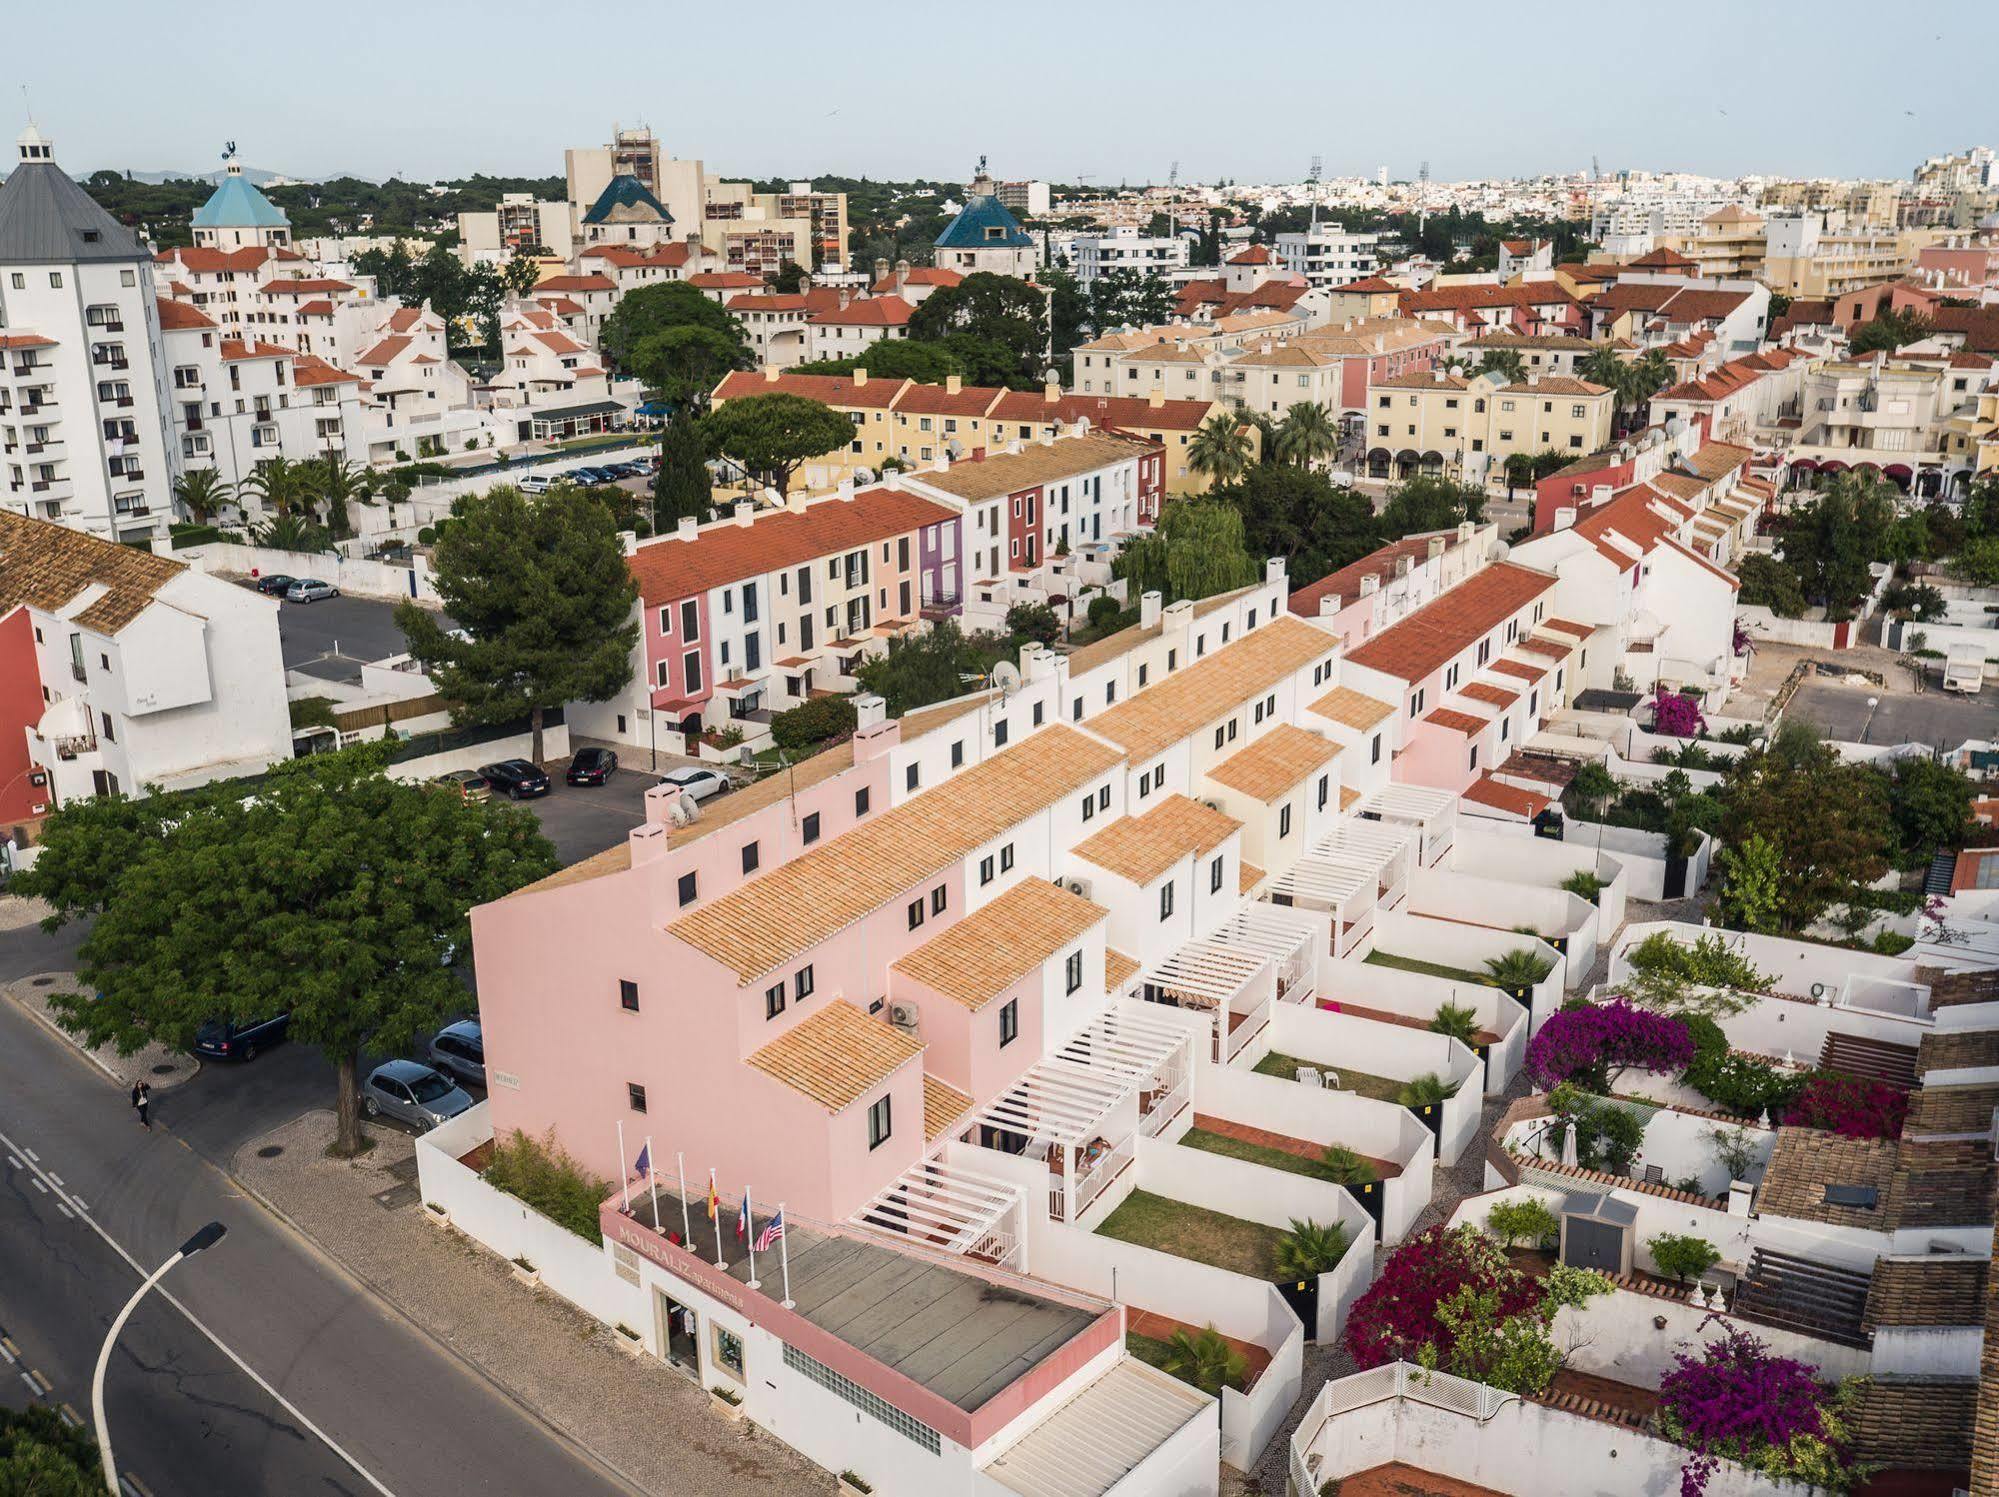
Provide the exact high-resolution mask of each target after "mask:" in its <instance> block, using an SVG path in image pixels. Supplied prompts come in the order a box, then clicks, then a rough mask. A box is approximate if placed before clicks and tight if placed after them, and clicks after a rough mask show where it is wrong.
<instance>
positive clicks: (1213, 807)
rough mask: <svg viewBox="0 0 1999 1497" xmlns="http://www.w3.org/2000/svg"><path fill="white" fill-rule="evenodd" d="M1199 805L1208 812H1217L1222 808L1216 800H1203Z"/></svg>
mask: <svg viewBox="0 0 1999 1497" xmlns="http://www.w3.org/2000/svg"><path fill="white" fill-rule="evenodd" d="M1201 804H1202V805H1204V806H1206V807H1207V808H1208V809H1209V810H1210V811H1219V810H1221V808H1222V803H1221V802H1220V801H1218V800H1204V801H1202V802H1201Z"/></svg>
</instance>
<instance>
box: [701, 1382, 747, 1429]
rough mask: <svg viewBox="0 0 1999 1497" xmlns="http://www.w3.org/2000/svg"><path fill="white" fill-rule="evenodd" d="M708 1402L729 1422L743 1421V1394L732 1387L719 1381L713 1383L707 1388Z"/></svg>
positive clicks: (739, 1422)
mask: <svg viewBox="0 0 1999 1497" xmlns="http://www.w3.org/2000/svg"><path fill="white" fill-rule="evenodd" d="M708 1402H709V1403H710V1404H712V1405H713V1406H714V1409H715V1412H716V1413H718V1414H720V1415H721V1416H722V1417H723V1418H724V1419H726V1420H728V1421H729V1423H731V1424H741V1423H742V1422H743V1395H742V1394H740V1393H738V1392H737V1391H736V1390H735V1389H734V1388H730V1387H725V1386H724V1385H723V1384H721V1383H717V1384H715V1385H714V1386H713V1387H712V1388H710V1389H709V1390H708Z"/></svg>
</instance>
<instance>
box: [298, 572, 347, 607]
mask: <svg viewBox="0 0 1999 1497" xmlns="http://www.w3.org/2000/svg"><path fill="white" fill-rule="evenodd" d="M339 596H340V589H339V588H337V587H335V586H334V585H333V584H332V583H330V582H321V581H320V580H319V579H318V578H317V577H300V578H298V579H297V580H296V581H294V582H293V583H292V585H291V586H290V587H288V588H286V589H285V601H286V602H287V603H317V602H319V601H320V599H322V598H337V597H339Z"/></svg>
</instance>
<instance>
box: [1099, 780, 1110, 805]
mask: <svg viewBox="0 0 1999 1497" xmlns="http://www.w3.org/2000/svg"><path fill="white" fill-rule="evenodd" d="M1110 808H1111V787H1110V786H1108V785H1102V786H1099V787H1098V789H1097V809H1098V810H1099V811H1108V810H1109V809H1110Z"/></svg>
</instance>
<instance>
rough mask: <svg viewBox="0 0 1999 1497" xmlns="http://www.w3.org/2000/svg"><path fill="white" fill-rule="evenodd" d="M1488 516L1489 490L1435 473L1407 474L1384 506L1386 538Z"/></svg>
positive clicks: (1455, 524) (1382, 519)
mask: <svg viewBox="0 0 1999 1497" xmlns="http://www.w3.org/2000/svg"><path fill="white" fill-rule="evenodd" d="M1484 518H1485V491H1484V490H1483V489H1481V488H1478V487H1477V486H1475V485H1473V484H1462V483H1456V482H1453V481H1452V480H1451V479H1448V478H1440V477H1437V476H1435V475H1432V474H1427V473H1419V474H1417V475H1416V476H1415V477H1413V478H1405V479H1404V480H1403V481H1402V482H1401V483H1399V484H1397V485H1396V486H1395V487H1394V488H1393V489H1392V490H1390V491H1389V495H1388V502H1387V503H1386V504H1384V505H1383V506H1382V507H1381V537H1382V540H1383V541H1392V540H1400V539H1401V538H1402V537H1403V536H1405V535H1420V534H1423V533H1424V532H1426V531H1431V530H1450V529H1453V528H1455V527H1456V526H1457V525H1458V524H1459V522H1460V521H1464V520H1471V521H1474V522H1476V521H1479V520H1483V519H1484Z"/></svg>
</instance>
